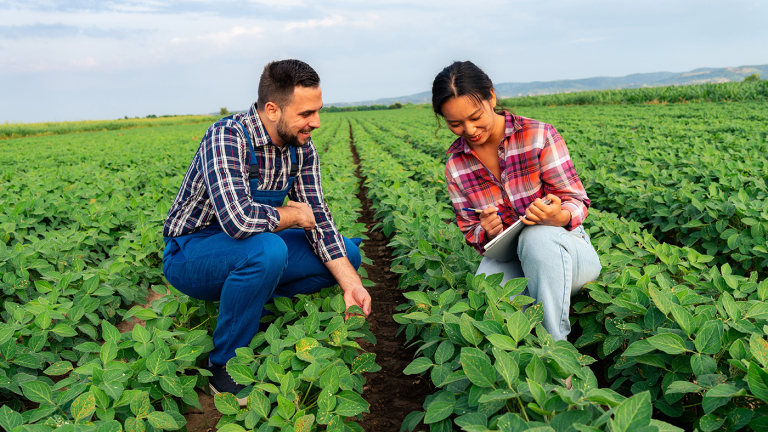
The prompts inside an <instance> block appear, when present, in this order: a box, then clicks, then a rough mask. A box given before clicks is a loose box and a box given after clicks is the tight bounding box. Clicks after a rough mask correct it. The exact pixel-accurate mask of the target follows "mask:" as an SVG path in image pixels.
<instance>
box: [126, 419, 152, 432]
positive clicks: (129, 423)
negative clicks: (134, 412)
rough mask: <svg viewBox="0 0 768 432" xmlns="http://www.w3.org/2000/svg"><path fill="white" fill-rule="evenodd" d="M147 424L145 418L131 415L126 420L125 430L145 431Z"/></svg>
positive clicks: (128, 431) (131, 431)
mask: <svg viewBox="0 0 768 432" xmlns="http://www.w3.org/2000/svg"><path fill="white" fill-rule="evenodd" d="M146 430H147V426H146V425H145V424H144V420H141V419H138V418H134V417H129V418H128V419H127V420H126V421H125V432H145V431H146Z"/></svg>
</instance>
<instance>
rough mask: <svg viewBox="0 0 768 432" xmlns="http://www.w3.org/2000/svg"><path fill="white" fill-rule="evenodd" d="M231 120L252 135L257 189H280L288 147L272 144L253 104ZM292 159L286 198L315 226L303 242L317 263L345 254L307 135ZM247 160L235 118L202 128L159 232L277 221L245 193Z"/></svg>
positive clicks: (236, 234)
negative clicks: (305, 210) (303, 208)
mask: <svg viewBox="0 0 768 432" xmlns="http://www.w3.org/2000/svg"><path fill="white" fill-rule="evenodd" d="M234 119H235V120H237V121H239V122H240V123H242V124H243V126H245V128H246V129H247V130H248V134H249V135H250V136H251V139H252V140H253V143H252V144H253V150H254V152H255V154H256V159H257V161H256V164H257V165H258V166H259V177H258V178H259V190H282V189H285V188H286V187H287V184H288V177H289V174H290V173H289V171H288V167H289V165H290V159H291V153H290V150H289V148H288V147H287V146H283V148H278V147H277V146H276V145H274V144H273V143H272V140H271V139H270V137H269V134H267V131H266V130H265V129H264V125H263V124H262V122H261V119H260V118H259V115H258V113H257V111H256V104H253V106H251V109H250V110H249V111H248V112H247V113H241V114H237V115H235V116H234ZM296 158H297V161H298V164H299V171H298V174H297V175H296V181H295V182H294V184H293V187H292V188H291V190H290V191H289V192H288V197H289V198H290V199H291V200H293V201H298V202H303V203H306V204H307V205H309V206H310V207H311V208H312V210H313V212H314V215H315V221H316V225H315V228H314V229H312V230H310V231H307V232H306V234H307V239H308V240H309V243H310V244H311V245H312V248H313V249H314V251H315V254H317V256H318V257H320V259H321V260H322V261H323V262H327V261H330V260H333V259H336V258H341V257H345V256H347V251H346V249H345V248H344V241H343V239H342V237H341V235H340V234H339V231H338V230H337V229H336V226H335V225H334V223H333V219H331V212H330V211H329V210H328V206H327V205H326V204H325V201H324V200H323V190H322V187H321V184H320V160H319V157H318V155H317V150H316V149H315V145H314V143H313V142H312V140H311V139H310V140H309V141H307V143H306V144H305V145H304V146H302V147H298V148H296ZM250 159H251V155H250V151H249V149H248V144H247V143H246V142H245V134H244V133H243V132H242V128H241V127H240V126H239V125H238V124H237V123H235V122H234V121H231V120H228V121H225V122H222V123H221V124H219V126H218V127H215V128H214V127H213V126H211V127H210V128H208V131H207V132H206V133H205V136H204V137H203V139H202V141H201V142H200V147H199V148H198V150H197V153H195V157H194V158H193V159H192V164H191V165H190V166H189V169H188V170H187V174H186V175H185V176H184V180H183V182H182V184H181V189H180V190H179V194H178V195H177V196H176V200H175V201H174V202H173V206H171V209H170V210H169V211H168V217H167V218H166V220H165V225H164V227H163V236H164V237H179V236H183V235H185V234H190V233H193V232H195V231H199V230H201V229H203V228H206V227H207V226H209V225H211V224H214V223H217V221H218V223H220V224H221V227H222V229H223V230H224V232H226V233H227V234H228V235H229V236H230V237H232V238H235V239H243V238H246V237H250V236H252V235H254V234H258V233H262V232H271V231H274V230H275V229H276V228H277V226H278V224H279V222H280V215H279V214H278V212H277V210H275V208H274V207H270V206H268V205H263V204H258V203H256V202H254V201H253V199H252V198H251V188H250V184H249V181H248V174H249V171H250V170H249V165H250V164H251V160H250Z"/></svg>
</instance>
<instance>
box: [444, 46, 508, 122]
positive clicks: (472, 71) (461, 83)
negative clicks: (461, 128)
mask: <svg viewBox="0 0 768 432" xmlns="http://www.w3.org/2000/svg"><path fill="white" fill-rule="evenodd" d="M491 90H494V89H493V82H492V81H491V79H490V78H489V77H488V75H487V74H486V73H485V72H483V70H482V69H480V68H479V67H477V66H476V65H475V64H474V63H472V62H471V61H463V62H460V61H456V62H453V63H452V64H451V65H450V66H448V67H446V68H445V69H443V70H442V71H441V72H440V73H439V74H437V76H436V77H435V80H434V81H432V111H434V112H435V117H436V118H437V128H438V130H439V129H440V117H444V116H443V104H444V103H446V102H448V101H449V100H451V99H452V98H457V97H461V96H468V97H470V98H472V99H473V100H474V101H475V102H476V103H477V104H478V105H481V104H482V103H483V101H486V100H487V101H489V100H491ZM496 102H497V103H496V108H495V109H494V111H495V112H496V113H497V114H501V113H502V112H504V110H505V109H504V107H502V106H501V104H500V103H499V98H498V95H497V96H496ZM435 133H437V132H435Z"/></svg>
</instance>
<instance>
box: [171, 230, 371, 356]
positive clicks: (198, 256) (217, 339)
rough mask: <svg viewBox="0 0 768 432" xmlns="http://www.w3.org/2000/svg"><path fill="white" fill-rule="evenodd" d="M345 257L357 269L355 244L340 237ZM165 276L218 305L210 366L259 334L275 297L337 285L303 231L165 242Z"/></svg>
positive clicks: (209, 233)
mask: <svg viewBox="0 0 768 432" xmlns="http://www.w3.org/2000/svg"><path fill="white" fill-rule="evenodd" d="M344 245H345V246H346V249H347V256H348V258H349V260H350V262H351V263H352V265H353V266H354V267H355V268H356V269H357V268H359V267H360V249H359V248H358V245H359V239H355V240H350V239H347V238H344ZM163 273H164V274H165V277H166V279H168V282H169V283H170V284H171V285H173V286H174V287H175V288H176V289H178V290H179V291H181V292H183V293H184V294H186V295H188V296H190V297H193V298H196V299H200V300H209V301H218V302H220V303H219V315H218V322H217V325H216V330H215V331H214V333H213V345H214V350H213V351H211V353H210V354H209V359H210V361H211V363H213V364H215V365H224V364H226V363H227V361H228V360H229V359H231V358H232V357H235V349H237V348H240V347H245V346H248V344H249V343H250V342H251V339H252V338H253V336H254V335H255V334H256V333H257V332H258V330H259V321H260V320H261V316H262V313H263V309H264V305H265V304H266V303H267V302H269V301H270V299H272V298H273V297H293V296H294V295H296V294H311V293H314V292H317V291H320V290H321V289H322V288H326V287H330V286H333V285H335V284H336V280H335V279H334V277H333V275H332V274H331V272H330V271H329V270H328V268H327V267H326V266H325V264H324V263H323V262H322V260H320V258H318V257H317V255H315V253H314V251H313V249H312V247H311V246H310V244H309V242H308V241H307V238H306V236H305V234H304V230H301V229H288V230H284V231H280V232H278V233H269V232H265V233H260V234H256V235H253V236H251V237H248V238H246V239H242V240H235V239H233V238H231V237H229V236H228V235H227V234H226V233H224V232H223V231H222V230H221V227H220V226H219V224H218V223H216V224H214V225H211V226H210V227H208V228H205V229H203V230H201V231H198V232H195V233H192V234H187V235H185V236H182V237H177V238H170V239H167V241H166V247H165V252H164V254H163Z"/></svg>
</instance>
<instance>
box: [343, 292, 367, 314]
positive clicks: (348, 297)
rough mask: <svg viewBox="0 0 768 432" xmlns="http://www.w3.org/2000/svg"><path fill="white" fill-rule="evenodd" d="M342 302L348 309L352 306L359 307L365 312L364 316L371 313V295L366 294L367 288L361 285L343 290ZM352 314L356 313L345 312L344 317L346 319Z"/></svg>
mask: <svg viewBox="0 0 768 432" xmlns="http://www.w3.org/2000/svg"><path fill="white" fill-rule="evenodd" d="M344 303H346V305H347V309H349V308H350V307H352V306H358V307H360V309H362V310H363V313H364V314H365V316H368V315H369V314H370V313H371V295H370V294H368V290H367V289H365V288H364V287H363V286H362V285H360V286H358V287H356V288H352V289H350V290H345V291H344ZM354 315H357V314H351V313H349V312H347V314H346V316H345V317H344V319H347V318H349V317H351V316H354Z"/></svg>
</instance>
